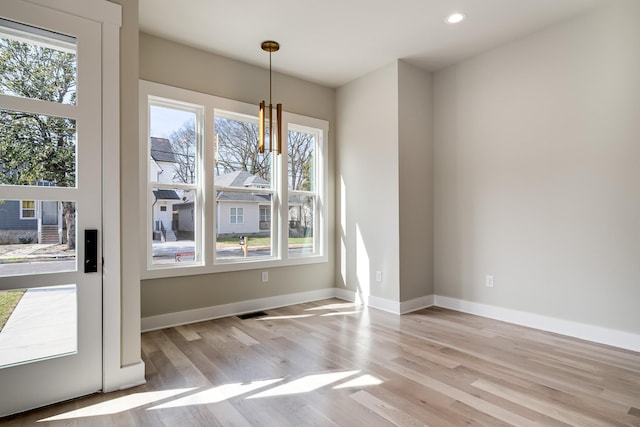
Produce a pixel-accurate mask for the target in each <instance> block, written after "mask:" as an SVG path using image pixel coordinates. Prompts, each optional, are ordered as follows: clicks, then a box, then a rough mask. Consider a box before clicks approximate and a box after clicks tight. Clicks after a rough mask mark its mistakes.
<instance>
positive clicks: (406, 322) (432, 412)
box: [0, 300, 640, 427]
mask: <svg viewBox="0 0 640 427" xmlns="http://www.w3.org/2000/svg"><path fill="white" fill-rule="evenodd" d="M267 314H268V315H267V316H266V317H263V318H256V319H249V320H240V319H239V318H237V317H230V318H225V319H219V320H214V321H209V322H202V323H197V324H193V325H188V326H182V327H177V328H170V329H165V330H162V331H155V332H149V333H145V334H143V336H142V345H143V358H144V361H145V363H146V366H147V380H148V383H147V384H146V385H144V386H140V387H137V388H134V389H130V390H126V391H123V392H117V393H111V394H105V395H95V396H90V397H87V398H84V399H79V400H75V401H72V402H67V403H64V404H59V405H54V406H51V407H48V408H44V409H41V410H37V411H33V412H30V413H26V414H23V415H20V416H18V417H14V418H10V419H7V420H4V422H5V423H7V424H8V425H16V426H23V425H29V426H30V425H36V423H37V425H40V426H46V425H61V426H62V425H64V426H76V425H78V426H84V425H90V426H102V425H105V426H106V425H118V426H119V425H123V426H124V425H127V426H129V425H144V426H172V427H173V426H215V425H222V426H231V425H239V426H242V425H253V426H367V427H370V426H387V425H399V426H418V425H431V426H449V425H451V426H461V425H467V424H469V425H486V426H502V425H516V426H528V425H543V426H556V425H572V426H618V425H620V426H622V425H626V426H640V353H634V352H631V351H625V350H620V349H616V348H612V347H607V346H603V345H598V344H593V343H588V342H585V341H580V340H576V339H571V338H566V337H562V336H558V335H554V334H550V333H545V332H540V331H536V330H533V329H528V328H523V327H519V326H514V325H510V324H507V323H502V322H498V321H494V320H489V319H484V318H481V317H476V316H471V315H467V314H462V313H458V312H453V311H449V310H444V309H439V308H429V309H425V310H421V311H418V312H415V313H412V314H408V315H404V316H396V315H392V314H388V313H384V312H381V311H377V310H373V309H370V310H362V309H360V308H357V307H355V306H354V305H352V304H348V303H345V302H344V301H339V300H325V301H319V302H314V303H308V304H301V305H296V306H292V307H287V308H282V309H277V310H268V311H267ZM5 392H6V390H2V391H1V393H5ZM51 417H53V418H54V419H57V420H58V421H48V422H43V421H42V420H46V419H49V420H51V419H52V418H51ZM56 417H57V418H56ZM38 421H40V422H38ZM1 423H2V422H0V424H1Z"/></svg>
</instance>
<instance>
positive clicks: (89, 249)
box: [84, 230, 98, 273]
mask: <svg viewBox="0 0 640 427" xmlns="http://www.w3.org/2000/svg"><path fill="white" fill-rule="evenodd" d="M97 271H98V230H84V272H85V273H96V272H97Z"/></svg>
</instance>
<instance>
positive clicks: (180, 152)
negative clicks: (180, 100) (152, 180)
mask: <svg viewBox="0 0 640 427" xmlns="http://www.w3.org/2000/svg"><path fill="white" fill-rule="evenodd" d="M169 142H170V143H171V151H173V154H174V156H175V159H176V164H175V165H174V171H173V179H174V182H184V183H187V184H193V183H194V182H196V127H195V122H194V121H193V120H189V121H186V122H185V123H184V124H183V125H182V127H180V128H179V129H178V130H176V131H174V132H173V133H172V134H171V136H170V137H169Z"/></svg>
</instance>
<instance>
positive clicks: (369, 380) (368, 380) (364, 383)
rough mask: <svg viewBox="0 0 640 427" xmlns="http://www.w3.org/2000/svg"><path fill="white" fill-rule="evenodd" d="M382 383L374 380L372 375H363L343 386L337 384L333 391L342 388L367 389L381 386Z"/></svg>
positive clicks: (379, 380)
mask: <svg viewBox="0 0 640 427" xmlns="http://www.w3.org/2000/svg"><path fill="white" fill-rule="evenodd" d="M382 382H383V381H382V380H381V379H380V378H376V377H374V376H373V375H369V374H364V375H361V376H359V377H358V378H354V379H352V380H350V381H347V382H345V383H343V384H339V385H337V386H335V387H334V390H339V389H343V388H356V387H358V388H359V387H369V386H374V385H380V384H382Z"/></svg>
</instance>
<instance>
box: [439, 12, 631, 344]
mask: <svg viewBox="0 0 640 427" xmlns="http://www.w3.org/2000/svg"><path fill="white" fill-rule="evenodd" d="M638 19H640V2H638V1H636V0H620V1H616V2H612V3H611V4H610V5H609V6H605V7H603V8H600V9H597V10H595V11H593V12H591V13H588V14H586V15H583V16H580V17H578V18H574V19H572V20H570V21H567V22H565V23H563V24H561V25H557V26H553V27H550V28H548V29H546V30H544V31H542V32H539V33H536V34H534V35H532V36H530V37H527V38H524V39H522V40H519V41H517V42H514V43H511V44H508V45H505V46H503V47H500V48H498V49H495V50H492V51H490V52H487V53H485V54H483V55H480V56H477V57H475V58H473V59H470V60H468V61H464V62H462V63H460V64H458V65H456V66H453V67H450V68H447V69H445V70H442V71H440V72H438V73H436V74H435V78H434V94H435V95H434V96H435V97H434V106H435V112H434V124H435V133H434V137H435V139H434V141H435V188H434V189H435V199H434V200H435V253H434V260H435V266H434V268H435V293H436V294H438V295H444V296H449V297H454V298H460V299H464V300H469V301H474V302H480V303H486V304H492V305H496V306H501V307H508V308H512V309H516V310H523V311H528V312H532V313H537V314H542V315H547V316H553V317H556V318H562V319H569V320H573V321H578V322H583V323H587V324H593V325H598V326H604V327H610V328H614V329H619V330H624V331H629V332H635V333H638V332H640V310H639V309H638V302H639V301H640V191H639V187H638V186H639V184H640V25H639V24H638ZM487 274H492V275H495V287H494V288H487V287H485V283H484V282H485V275H487Z"/></svg>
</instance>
